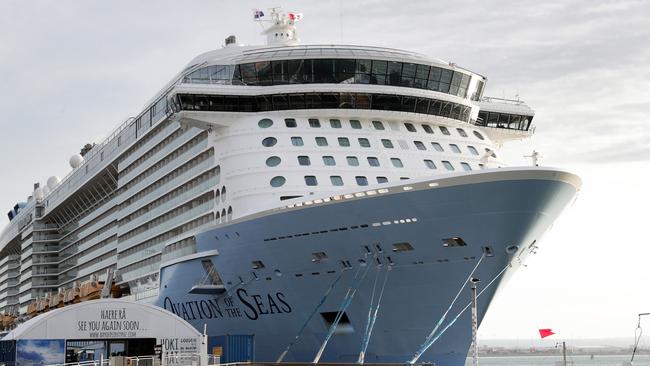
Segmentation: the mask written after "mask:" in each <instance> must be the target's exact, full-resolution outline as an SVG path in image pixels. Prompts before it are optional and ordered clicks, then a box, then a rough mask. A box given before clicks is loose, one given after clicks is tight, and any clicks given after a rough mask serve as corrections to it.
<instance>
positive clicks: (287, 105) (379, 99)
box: [172, 92, 471, 134]
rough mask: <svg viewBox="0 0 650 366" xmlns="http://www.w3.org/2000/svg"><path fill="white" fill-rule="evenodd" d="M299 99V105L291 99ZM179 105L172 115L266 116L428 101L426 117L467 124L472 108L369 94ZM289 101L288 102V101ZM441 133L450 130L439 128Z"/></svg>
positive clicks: (217, 98)
mask: <svg viewBox="0 0 650 366" xmlns="http://www.w3.org/2000/svg"><path fill="white" fill-rule="evenodd" d="M295 96H300V98H299V99H298V101H295V103H294V99H293V97H295ZM177 97H178V100H179V102H178V103H172V107H173V108H174V110H175V111H178V110H179V109H178V108H180V110H190V111H212V112H266V111H278V110H288V109H372V110H386V111H396V112H410V113H425V112H424V111H420V110H417V109H416V108H415V105H413V103H412V101H413V100H415V99H417V100H427V101H429V102H430V103H429V104H430V107H429V109H428V110H427V111H426V114H430V115H436V116H441V117H446V118H452V119H456V120H459V121H463V122H469V117H470V112H471V107H470V106H467V105H463V104H458V103H453V102H444V101H439V100H436V99H429V98H419V97H418V98H416V97H411V96H403V95H395V94H371V93H335V92H327V93H305V94H303V93H292V94H274V95H258V96H243V95H242V96H236V95H229V96H223V95H195V94H179V95H178V96H177ZM287 100H288V101H287ZM285 123H287V127H295V120H294V121H291V124H292V125H291V126H290V125H289V122H288V121H286V120H285ZM350 126H351V127H352V128H353V129H361V122H359V121H358V120H350ZM441 131H443V133H444V131H447V134H448V133H449V130H447V129H444V130H443V128H441Z"/></svg>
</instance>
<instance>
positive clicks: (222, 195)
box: [221, 186, 226, 202]
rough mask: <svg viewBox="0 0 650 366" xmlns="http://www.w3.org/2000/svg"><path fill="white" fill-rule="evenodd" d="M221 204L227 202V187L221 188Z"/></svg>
mask: <svg viewBox="0 0 650 366" xmlns="http://www.w3.org/2000/svg"><path fill="white" fill-rule="evenodd" d="M221 202H226V186H223V187H221Z"/></svg>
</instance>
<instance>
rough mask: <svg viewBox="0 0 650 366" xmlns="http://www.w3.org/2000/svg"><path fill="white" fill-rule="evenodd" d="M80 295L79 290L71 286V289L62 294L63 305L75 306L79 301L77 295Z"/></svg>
mask: <svg viewBox="0 0 650 366" xmlns="http://www.w3.org/2000/svg"><path fill="white" fill-rule="evenodd" d="M80 293H81V289H80V288H79V287H78V286H76V285H75V286H73V287H72V288H71V289H68V290H67V291H66V292H65V293H64V294H63V303H64V304H66V305H68V304H76V303H78V302H79V301H81V300H79V294H80Z"/></svg>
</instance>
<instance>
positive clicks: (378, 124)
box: [372, 121, 386, 130]
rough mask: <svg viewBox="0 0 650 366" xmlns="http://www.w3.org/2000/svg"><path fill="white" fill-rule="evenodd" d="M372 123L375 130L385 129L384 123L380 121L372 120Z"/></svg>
mask: <svg viewBox="0 0 650 366" xmlns="http://www.w3.org/2000/svg"><path fill="white" fill-rule="evenodd" d="M372 125H373V126H374V127H375V130H385V129H386V128H385V127H384V124H383V123H381V122H380V121H372Z"/></svg>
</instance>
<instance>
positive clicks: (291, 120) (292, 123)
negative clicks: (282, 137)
mask: <svg viewBox="0 0 650 366" xmlns="http://www.w3.org/2000/svg"><path fill="white" fill-rule="evenodd" d="M284 124H285V125H286V126H287V127H289V128H295V127H298V123H296V120H295V119H294V118H285V119H284Z"/></svg>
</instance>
